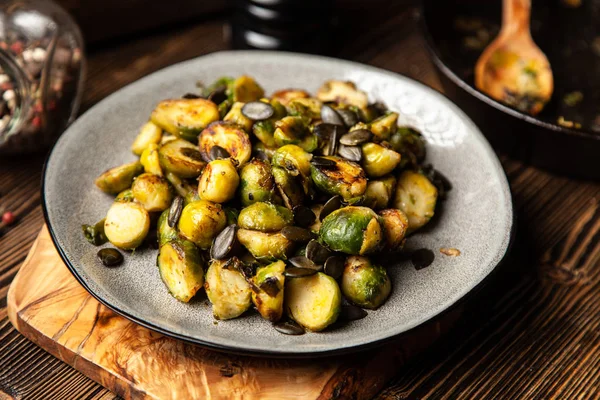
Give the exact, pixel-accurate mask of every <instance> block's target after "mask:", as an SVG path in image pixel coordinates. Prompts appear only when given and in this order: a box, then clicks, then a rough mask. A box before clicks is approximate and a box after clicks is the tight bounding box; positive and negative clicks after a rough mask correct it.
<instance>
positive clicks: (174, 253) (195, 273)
mask: <svg viewBox="0 0 600 400" xmlns="http://www.w3.org/2000/svg"><path fill="white" fill-rule="evenodd" d="M156 263H157V264H158V271H159V272H160V277H161V278H162V280H163V282H164V283H165V286H166V287H167V289H168V290H169V293H171V295H172V296H173V297H175V298H176V299H177V300H179V301H183V302H184V303H187V302H188V301H190V300H191V298H192V297H194V295H195V294H196V293H197V292H198V290H200V288H202V285H204V265H203V264H204V260H203V259H202V256H201V254H200V251H199V250H198V248H197V247H196V246H195V245H194V243H192V242H190V241H188V240H181V239H176V240H172V241H170V242H167V243H166V244H164V245H162V246H160V249H159V251H158V258H157V261H156Z"/></svg>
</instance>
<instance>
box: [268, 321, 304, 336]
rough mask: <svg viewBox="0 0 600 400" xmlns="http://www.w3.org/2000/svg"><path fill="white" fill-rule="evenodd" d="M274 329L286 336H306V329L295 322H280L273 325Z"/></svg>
mask: <svg viewBox="0 0 600 400" xmlns="http://www.w3.org/2000/svg"><path fill="white" fill-rule="evenodd" d="M273 328H275V330H276V331H277V332H279V333H283V334H284V335H304V328H302V327H301V326H300V325H298V324H297V323H295V322H293V321H280V322H277V323H275V324H273Z"/></svg>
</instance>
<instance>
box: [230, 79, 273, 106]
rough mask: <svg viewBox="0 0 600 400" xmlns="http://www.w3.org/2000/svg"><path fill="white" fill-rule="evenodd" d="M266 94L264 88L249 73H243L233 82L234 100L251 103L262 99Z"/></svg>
mask: <svg viewBox="0 0 600 400" xmlns="http://www.w3.org/2000/svg"><path fill="white" fill-rule="evenodd" d="M264 95H265V91H264V90H263V88H261V87H260V85H259V84H258V83H257V82H256V81H255V80H254V79H253V78H251V77H249V76H247V75H242V76H240V77H239V78H237V79H236V80H235V81H234V82H233V101H236V102H237V101H241V102H242V103H249V102H251V101H258V100H260V99H261V98H262V97H263V96H264Z"/></svg>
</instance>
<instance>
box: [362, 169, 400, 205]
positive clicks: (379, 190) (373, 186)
mask: <svg viewBox="0 0 600 400" xmlns="http://www.w3.org/2000/svg"><path fill="white" fill-rule="evenodd" d="M395 189H396V178H395V177H394V176H393V175H388V176H385V177H383V178H379V179H375V180H370V181H369V183H368V184H367V191H366V192H365V196H364V198H363V201H362V203H361V204H362V205H363V206H366V207H370V208H372V209H374V210H379V209H382V208H386V207H387V206H388V204H389V203H390V200H391V199H392V198H393V196H394V190H395Z"/></svg>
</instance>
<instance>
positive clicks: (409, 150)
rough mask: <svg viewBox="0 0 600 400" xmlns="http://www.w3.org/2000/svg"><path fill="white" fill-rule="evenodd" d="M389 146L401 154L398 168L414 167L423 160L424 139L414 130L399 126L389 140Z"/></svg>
mask: <svg viewBox="0 0 600 400" xmlns="http://www.w3.org/2000/svg"><path fill="white" fill-rule="evenodd" d="M390 145H391V146H392V148H393V149H394V150H395V151H397V152H398V153H400V154H402V159H401V160H400V167H401V168H405V167H407V166H412V167H416V166H417V165H419V164H420V163H421V162H423V160H424V159H425V153H426V152H425V139H424V138H423V136H422V135H421V133H420V132H419V131H417V130H416V129H414V128H409V127H406V126H401V127H399V128H398V131H397V132H396V133H394V134H393V135H392V137H391V138H390Z"/></svg>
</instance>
